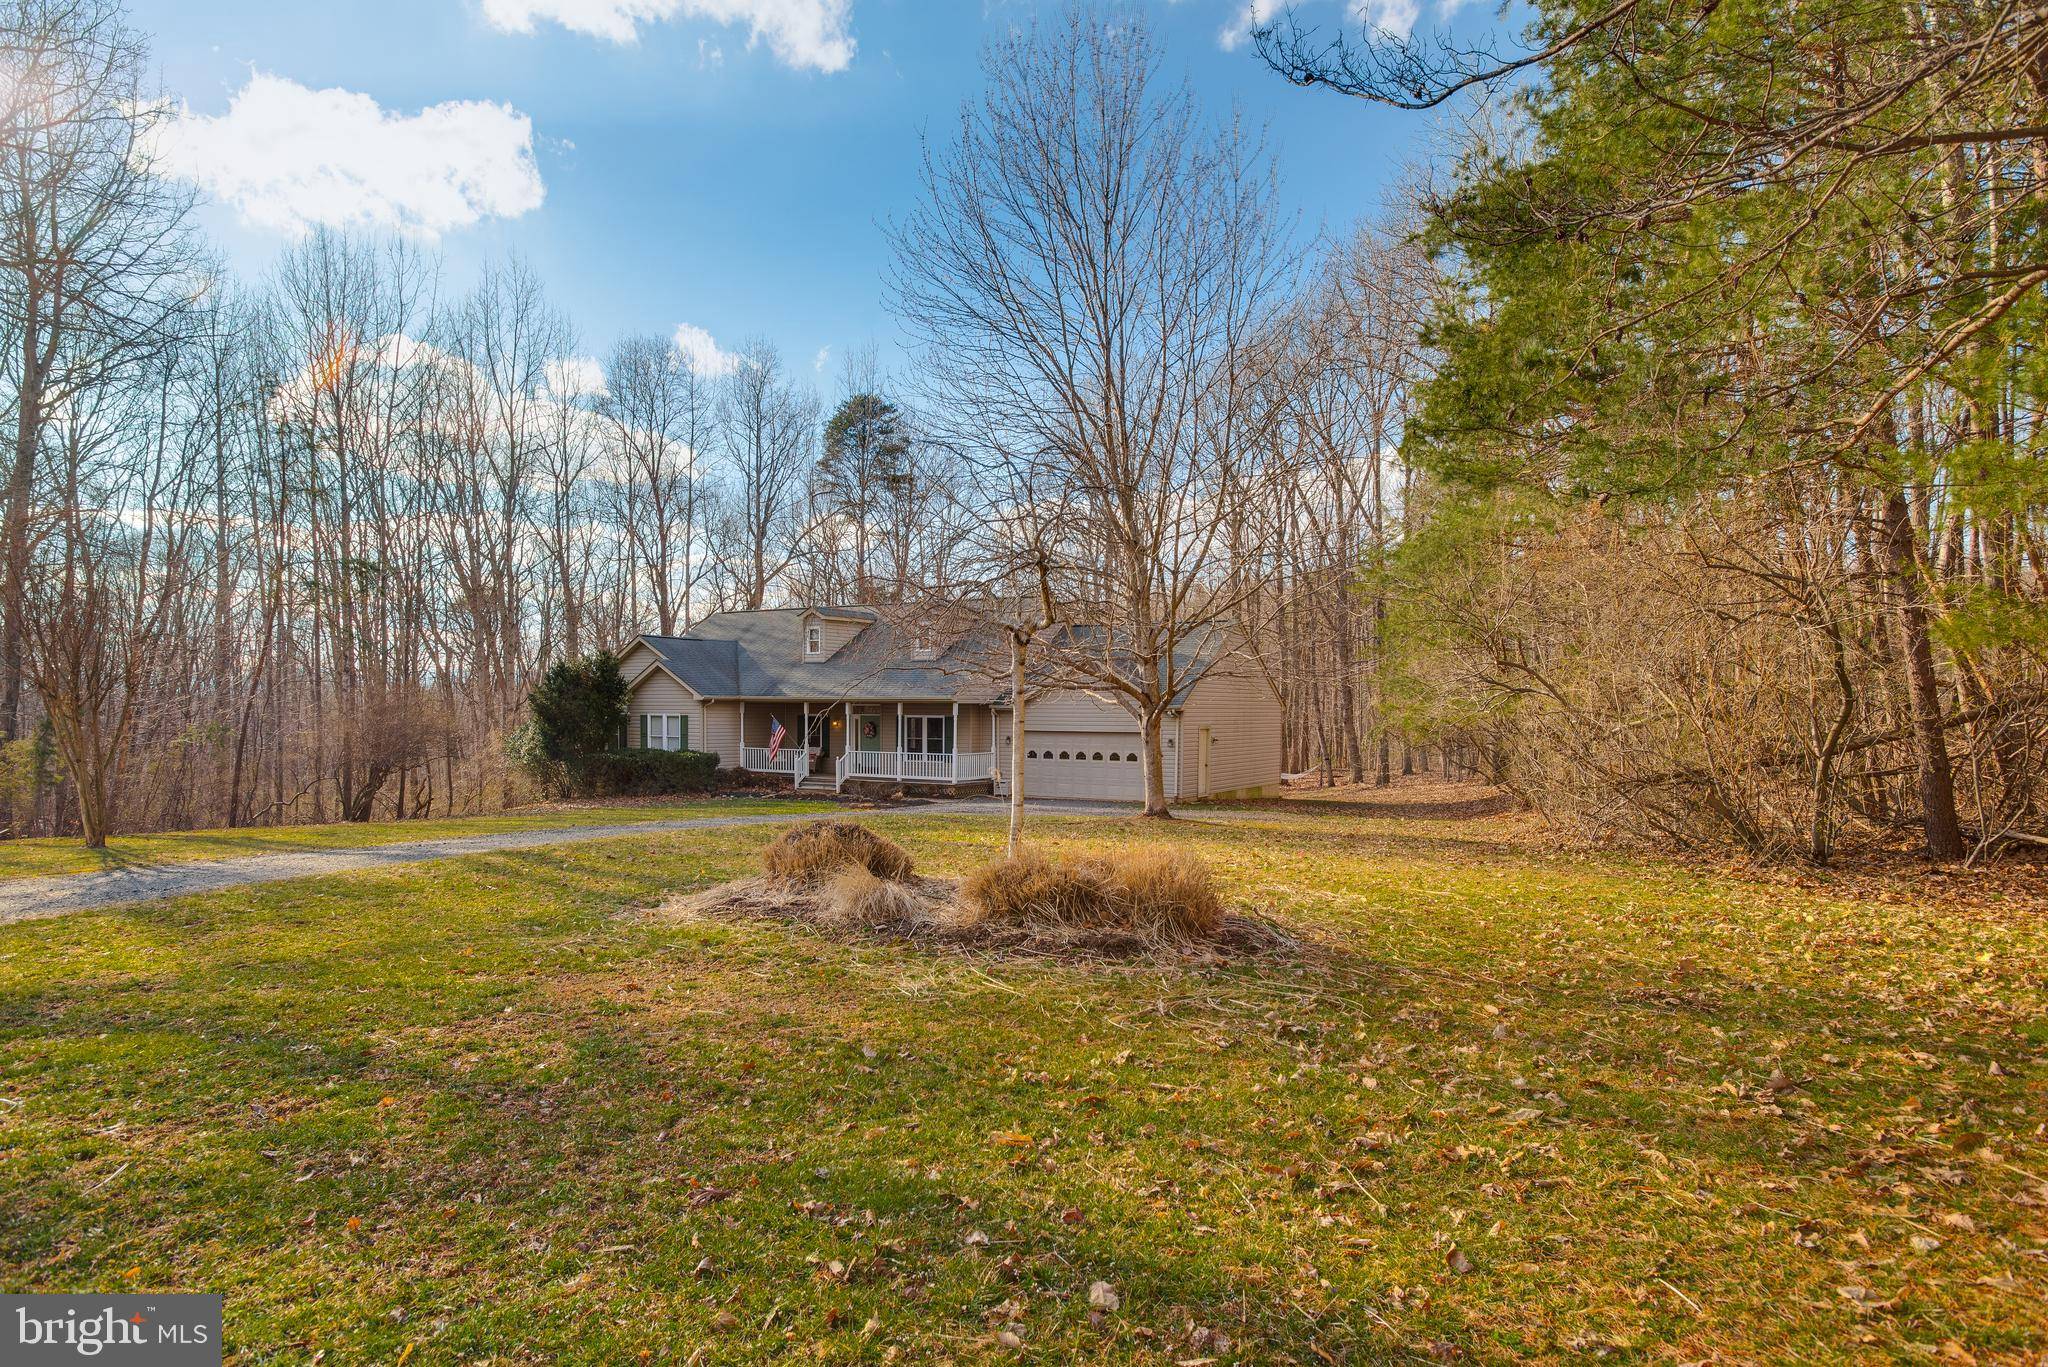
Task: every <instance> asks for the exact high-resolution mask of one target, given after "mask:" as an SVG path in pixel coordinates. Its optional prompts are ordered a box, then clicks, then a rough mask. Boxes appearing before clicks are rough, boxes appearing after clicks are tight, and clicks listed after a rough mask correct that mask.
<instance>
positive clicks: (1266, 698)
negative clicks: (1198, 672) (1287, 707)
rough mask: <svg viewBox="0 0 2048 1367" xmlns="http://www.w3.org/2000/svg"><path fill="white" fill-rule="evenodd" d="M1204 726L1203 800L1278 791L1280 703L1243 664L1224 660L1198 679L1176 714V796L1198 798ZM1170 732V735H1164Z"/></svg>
mask: <svg viewBox="0 0 2048 1367" xmlns="http://www.w3.org/2000/svg"><path fill="white" fill-rule="evenodd" d="M1205 726H1206V727H1208V728H1209V732H1210V743H1209V796H1211V797H1253V796H1270V795H1273V794H1277V793H1278V792H1279V791H1280V704H1279V701H1278V700H1277V699H1275V698H1274V696H1273V693H1272V690H1271V689H1269V688H1268V687H1267V686H1266V682H1265V679H1264V678H1263V677H1261V676H1260V675H1259V673H1258V672H1257V670H1256V668H1255V667H1253V666H1252V665H1250V664H1249V663H1237V662H1230V661H1226V662H1224V663H1222V664H1219V665H1217V666H1216V667H1215V668H1214V669H1212V670H1210V671H1209V672H1208V673H1207V674H1206V675H1204V676H1203V678H1202V681H1201V682H1200V683H1198V684H1196V685H1195V686H1194V688H1193V690H1191V691H1190V692H1189V694H1188V700H1187V705H1186V707H1184V708H1183V709H1182V712H1181V723H1180V731H1181V742H1180V749H1181V750H1182V751H1183V752H1184V754H1185V756H1186V763H1185V764H1183V765H1182V766H1181V776H1182V779H1183V782H1182V785H1181V789H1180V796H1181V797H1183V798H1193V797H1198V796H1200V788H1201V782H1202V779H1201V748H1200V747H1201V743H1202V740H1201V737H1202V728H1203V727H1205ZM1169 734H1170V733H1169Z"/></svg>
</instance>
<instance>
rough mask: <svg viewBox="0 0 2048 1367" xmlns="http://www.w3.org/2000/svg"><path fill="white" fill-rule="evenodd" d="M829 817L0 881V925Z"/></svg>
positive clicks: (620, 828)
mask: <svg viewBox="0 0 2048 1367" xmlns="http://www.w3.org/2000/svg"><path fill="white" fill-rule="evenodd" d="M828 815H832V813H820V812H802V813H791V814H790V815H788V816H783V815H780V814H779V813H775V814H769V815H765V816H700V817H689V818H686V819H683V820H678V821H636V822H632V823H629V824H621V825H613V826H558V827H554V828H552V829H549V830H539V831H501V832H498V833H497V834H494V835H461V836H451V837H449V838H448V839H445V840H418V841H410V842H407V843H405V844H401V845H366V846H363V847H361V848H358V849H353V850H298V851H293V852H292V853H289V854H259V855H251V856H249V857H248V858H246V859H207V860H194V861H192V862H191V863H186V864H138V865H136V866H135V867H133V868H127V869H109V870H107V871H106V872H104V873H70V874H61V875H59V876H57V877H54V878H8V879H0V925H6V924H7V923H8V922H10V921H28V920H33V919H35V918H37V917H42V916H61V915H63V914H64V913H65V912H69V911H84V910H86V909H87V908H89V907H110V906H117V905H119V904H120V903H122V902H153V901H156V900H157V899H158V898H161V897H184V896H188V895H190V894H192V893H198V892H218V891H220V890H221V889H222V888H233V887H240V886H242V885H243V884H245V883H277V882H282V881H284V880H285V879H288V878H315V877H318V876H320V875H321V874H327V873H348V872H350V871H352V870H355V869H380V868H385V867H388V866H390V865H395V864H422V863H425V862H426V861H428V860H430V859H454V858H458V857H460V856H462V855H465V854H486V853H489V852H490V851H492V850H530V849H532V848H534V847H535V846H538V845H565V844H569V843H571V842H572V841H577V840H604V839H607V838H609V837H611V836H618V835H655V834H659V833H660V832H662V831H704V830H716V829H718V828H719V827H722V826H766V825H772V824H774V823H776V822H779V821H815V820H817V819H818V817H819V816H828Z"/></svg>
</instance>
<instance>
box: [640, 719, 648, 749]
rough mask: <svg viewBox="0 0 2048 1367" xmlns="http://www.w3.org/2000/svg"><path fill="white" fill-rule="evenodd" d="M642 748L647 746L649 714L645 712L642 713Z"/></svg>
mask: <svg viewBox="0 0 2048 1367" xmlns="http://www.w3.org/2000/svg"><path fill="white" fill-rule="evenodd" d="M640 748H641V749H642V750H645V749H646V748H647V714H646V713H645V712H642V713H641V714H640Z"/></svg>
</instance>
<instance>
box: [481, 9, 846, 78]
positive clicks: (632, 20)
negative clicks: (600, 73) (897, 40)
mask: <svg viewBox="0 0 2048 1367" xmlns="http://www.w3.org/2000/svg"><path fill="white" fill-rule="evenodd" d="M483 3H484V18H485V19H486V20H488V21H489V22H490V23H491V24H492V26H494V27H496V28H500V29H504V30H506V31H507V32H510V33H531V32H533V29H534V23H535V21H536V20H543V19H544V20H547V21H549V22H551V23H556V24H560V25H561V26H562V27H563V28H565V29H569V30H570V31H571V32H575V33H587V34H589V35H590V36H592V37H593V38H606V39H609V40H611V41H612V42H614V43H630V42H632V41H634V40H635V39H636V38H638V37H639V36H640V25H641V24H642V23H649V24H654V23H659V22H661V21H662V20H664V19H675V18H683V19H708V20H710V21H711V22H713V23H718V24H745V25H746V26H747V30H748V33H747V45H748V46H749V47H751V46H753V45H754V44H755V43H760V42H766V43H767V44H768V49H769V51H771V52H773V53H774V54H775V55H776V57H778V58H779V59H781V60H782V61H783V62H784V63H786V64H787V65H789V66H793V67H809V68H812V69H814V70H817V71H844V70H845V69H846V67H847V64H848V63H850V62H852V61H853V50H854V41H853V34H852V32H851V30H850V28H849V27H848V24H849V21H850V20H851V19H852V17H853V0H483Z"/></svg>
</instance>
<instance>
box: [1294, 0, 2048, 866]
mask: <svg viewBox="0 0 2048 1367" xmlns="http://www.w3.org/2000/svg"><path fill="white" fill-rule="evenodd" d="M1536 9H1537V19H1536V21H1535V22H1534V24H1533V25H1532V26H1531V28H1530V30H1529V32H1528V33H1527V34H1526V35H1525V42H1524V45H1523V47H1522V48H1521V49H1520V50H1519V51H1518V52H1516V53H1513V54H1510V55H1507V56H1505V57H1503V56H1498V55H1495V54H1493V53H1491V52H1487V51H1484V50H1472V49H1470V48H1461V47H1458V46H1456V45H1452V44H1450V43H1447V42H1445V41H1443V40H1440V39H1432V38H1424V37H1418V38H1416V39H1413V40H1396V39H1394V38H1391V37H1390V36H1388V35H1387V34H1385V33H1384V32H1380V31H1377V30H1370V29H1368V30H1367V31H1366V32H1364V33H1363V34H1362V35H1354V36H1352V37H1349V38H1339V39H1336V40H1332V39H1330V38H1329V37H1328V36H1327V35H1318V34H1315V33H1312V32H1309V31H1305V30H1303V29H1302V28H1300V27H1297V26H1296V25H1294V24H1293V23H1291V22H1286V21H1283V22H1280V23H1276V24H1275V25H1273V26H1271V27H1269V28H1268V29H1267V30H1265V31H1264V32H1263V33H1262V34H1261V35H1260V46H1261V50H1262V52H1263V53H1264V55H1265V56H1266V57H1267V59H1268V60H1269V62H1271V63H1272V64H1273V65H1274V66H1275V67H1276V68H1277V69H1279V70H1280V71H1281V72H1283V73H1284V74H1286V75H1288V76H1289V77H1291V78H1292V79H1294V80H1296V81H1299V82H1302V83H1304V84H1309V85H1314V86H1320V87H1324V88H1330V89H1335V90H1337V91H1339V92H1342V93H1344V94H1346V95H1350V96H1354V97H1359V98H1365V99H1370V100H1374V101H1378V102H1381V103H1385V104H1390V105H1395V106H1399V107H1404V108H1409V109H1419V108H1424V107H1429V106H1434V105H1441V104H1452V105H1454V106H1455V104H1456V102H1457V101H1459V100H1471V99H1472V98H1473V97H1475V96H1476V97H1484V99H1485V100H1486V102H1487V103H1486V104H1485V105H1484V106H1483V108H1482V109H1481V110H1480V111H1479V113H1478V114H1476V115H1475V116H1474V117H1473V118H1472V121H1471V127H1472V129H1473V130H1474V131H1473V132H1472V134H1471V136H1469V137H1468V138H1467V139H1466V142H1465V145H1464V147H1463V148H1462V149H1461V155H1460V156H1459V157H1458V159H1457V160H1456V162H1455V163H1454V164H1451V165H1448V166H1447V167H1446V168H1444V170H1443V172H1442V174H1441V175H1440V177H1439V179H1438V182H1437V184H1436V185H1435V187H1434V192H1433V193H1432V194H1430V195H1428V196H1427V197H1426V199H1425V202H1424V204H1423V206H1422V207H1423V209H1424V211H1425V214H1426V222H1425V225H1424V229H1423V232H1422V235H1421V239H1420V240H1421V241H1422V242H1423V243H1424V244H1425V245H1426V246H1427V247H1428V248H1429V249H1430V252H1431V255H1432V259H1433V260H1434V261H1435V263H1436V264H1437V266H1438V267H1439V268H1440V270H1441V271H1442V272H1443V275H1444V278H1445V281H1446V283H1447V285H1448V287H1449V291H1450V292H1449V294H1448V296H1447V297H1446V298H1445V299H1444V300H1443V301H1442V302H1441V303H1440V305H1439V306H1438V307H1437V308H1436V309H1435V311H1434V313H1433V315H1432V317H1431V320H1430V326H1429V330H1428V333H1427V340H1428V342H1429V344H1430V346H1431V349H1432V357H1433V361H1434V365H1433V375H1432V378H1431V379H1430V380H1429V382H1428V383H1427V384H1426V386H1425V387H1424V388H1423V390H1422V392H1421V393H1420V394H1419V396H1418V411H1417V416H1416V420H1415V421H1414V422H1413V423H1411V424H1410V426H1409V428H1408V429H1407V432H1406V437H1405V441H1404V444H1403V448H1402V449H1403V454H1404V456H1405V457H1406V458H1407V459H1409V460H1411V461H1412V462H1413V463H1414V464H1415V465H1416V466H1417V467H1418V469H1419V470H1421V471H1422V472H1423V473H1424V475H1425V477H1426V479H1425V485H1426V491H1425V492H1424V493H1423V495H1422V496H1421V497H1419V498H1418V499H1417V501H1416V507H1415V508H1414V509H1413V510H1411V511H1412V514H1413V516H1414V517H1415V519H1416V523H1415V525H1416V527H1417V529H1418V532H1417V535H1416V536H1414V537H1413V538H1412V539H1411V540H1410V542H1409V543H1408V544H1407V546H1406V547H1405V549H1404V552H1403V554H1402V555H1401V556H1400V557H1399V558H1398V560H1397V561H1396V562H1395V563H1394V564H1392V565H1390V566H1389V567H1388V572H1387V573H1386V574H1384V575H1378V576H1372V578H1373V580H1374V582H1375V584H1376V585H1377V588H1376V591H1383V592H1385V593H1386V595H1387V596H1388V600H1389V601H1390V602H1391V603H1392V604H1393V605H1394V607H1395V617H1396V620H1395V621H1394V623H1393V626H1392V630H1391V632H1390V639H1391V640H1392V641H1393V642H1394V643H1395V648H1396V651H1397V653H1398V656H1399V659H1398V660H1397V661H1396V662H1395V664H1394V666H1393V667H1392V669H1391V670H1390V674H1389V686H1390V688H1391V689H1392V690H1393V691H1394V692H1395V693H1396V695H1397V696H1398V698H1399V700H1400V705H1401V716H1402V717H1403V719H1404V723H1405V724H1406V725H1408V726H1410V727H1412V728H1420V729H1427V730H1434V731H1439V732H1445V733H1450V734H1462V735H1464V736H1466V737H1467V738H1468V739H1469V740H1470V741H1471V743H1472V744H1473V745H1474V747H1475V748H1476V749H1477V750H1478V751H1480V752H1481V753H1483V754H1484V755H1486V756H1487V757H1488V761H1489V765H1490V767H1491V769H1492V771H1493V772H1494V773H1495V774H1496V775H1497V776H1498V777H1499V778H1501V779H1502V780H1503V781H1504V782H1507V783H1509V784H1511V785H1512V786H1514V787H1516V788H1518V789H1520V790H1521V791H1523V792H1524V793H1526V794H1528V795H1529V796H1530V797H1531V798H1532V799H1533V800H1535V801H1536V802H1537V803H1538V804H1539V805H1541V806H1543V807H1545V808H1546V809H1548V810H1550V811H1552V812H1554V813H1557V814H1559V815H1561V816H1564V817H1567V818H1570V819H1572V820H1575V821H1580V822H1583V823H1586V824H1588V825H1589V826H1591V827H1593V828H1594V829H1597V830H1604V831H1615V830H1623V831H1632V832H1636V833H1639V834H1645V835H1650V836H1653V837H1655V838H1657V839H1659V840H1668V841H1677V842H1680V843H1686V844H1705V845H1735V846H1740V847H1743V848H1747V849H1749V850H1753V851H1757V852H1760V853H1766V854H1770V853H1780V852H1796V853H1802V854H1804V855H1807V856H1809V857H1811V858H1814V859H1826V858H1828V857H1829V856H1830V854H1831V853H1832V852H1833V851H1834V849H1835V848H1836V847H1837V845H1838V844H1840V843H1841V842H1842V840H1843V839H1844V838H1845V836H1854V837H1857V838H1876V839H1888V838H1891V837H1892V836H1894V835H1899V836H1902V837H1910V838H1912V839H1913V840H1915V841H1916V842H1919V843H1924V846H1925V848H1926V849H1927V850H1928V851H1929V852H1931V853H1932V854H1934V855H1936V856H1937V857H1942V858H1953V857H1958V856H1962V855H1966V854H1971V853H1981V852H1986V851H1989V850H1992V849H1996V848H1998V847H1999V846H2001V845H2005V844H2011V843H2014V842H2034V843H2040V842H2042V839H2043V836H2044V834H2048V820H2044V818H2043V812H2042V802H2043V792H2042V779H2043V774H2042V756H2043V755H2044V753H2048V751H2044V747H2043V743H2042V742H2043V738H2044V737H2043V732H2044V728H2048V699H2044V693H2043V684H2044V677H2043V663H2044V661H2043V654H2042V649H2043V645H2044V641H2048V629H2044V628H2048V616H2044V603H2043V589H2044V575H2048V554H2044V551H2048V540H2044V533H2048V521H2044V514H2048V479H2044V470H2048V466H2044V463H2043V461H2042V452H2041V448H2040V443H2041V430H2042V429H2041V423H2042V405H2043V401H2044V398H2048V372H2044V369H2043V364H2042V353H2041V346H2040V342H2041V336H2042V324H2043V304H2044V297H2043V286H2044V284H2048V241H2044V236H2043V230H2044V223H2043V215H2044V209H2048V10H2044V9H2043V8H2042V7H2041V6H2039V5H2026V4H2019V5H1990V6H1980V5H1973V4H1947V3H1934V4H1925V5H1913V6H1904V7H1901V6H1890V5H1873V4H1867V3H1863V2H1862V0H1823V2H1822V3H1819V4H1809V3H1804V2H1803V0H1802V3H1797V4H1794V3H1790V2H1789V0H1785V2H1784V3H1764V4H1760V5H1744V6H1728V5H1706V6H1695V7H1690V8H1670V7H1664V6H1655V5H1648V4H1643V3H1637V2H1636V0H1623V2H1622V3H1619V4H1605V3H1603V4H1598V5H1582V4H1578V3H1574V2H1573V0H1546V2H1545V3H1539V4H1538V5H1537V6H1536ZM1468 112H1469V110H1468Z"/></svg>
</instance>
